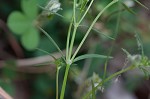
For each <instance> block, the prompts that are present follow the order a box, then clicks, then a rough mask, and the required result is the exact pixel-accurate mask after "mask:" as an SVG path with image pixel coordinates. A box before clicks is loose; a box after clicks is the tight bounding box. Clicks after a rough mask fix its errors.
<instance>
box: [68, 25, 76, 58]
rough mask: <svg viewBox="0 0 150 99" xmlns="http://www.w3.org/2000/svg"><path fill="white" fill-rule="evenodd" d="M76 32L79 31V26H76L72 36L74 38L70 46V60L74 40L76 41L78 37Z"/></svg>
mask: <svg viewBox="0 0 150 99" xmlns="http://www.w3.org/2000/svg"><path fill="white" fill-rule="evenodd" d="M76 31H77V26H76V25H75V27H74V30H73V35H72V38H71V44H70V50H69V59H70V57H71V53H72V49H73V44H74V40H75V36H76Z"/></svg>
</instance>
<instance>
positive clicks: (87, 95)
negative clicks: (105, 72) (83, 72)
mask: <svg viewBox="0 0 150 99" xmlns="http://www.w3.org/2000/svg"><path fill="white" fill-rule="evenodd" d="M134 68H135V66H130V67H128V68H126V69H122V70H120V71H118V72H116V73H114V74H112V75H111V76H109V77H108V78H106V79H105V80H103V81H101V82H100V83H99V84H98V85H97V86H96V87H95V90H97V89H98V87H99V86H102V84H103V83H106V82H108V81H109V80H111V79H112V78H114V77H115V76H118V75H120V74H122V73H124V72H126V71H128V70H131V69H134ZM91 94H92V91H90V92H88V93H87V94H86V95H85V96H84V97H83V98H82V99H87V97H89V96H90V95H91Z"/></svg>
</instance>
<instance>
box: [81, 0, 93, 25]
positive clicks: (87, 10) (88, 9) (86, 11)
mask: <svg viewBox="0 0 150 99" xmlns="http://www.w3.org/2000/svg"><path fill="white" fill-rule="evenodd" d="M93 1H94V0H92V1H91V2H90V4H89V6H88V8H87V9H86V11H85V13H84V14H83V16H82V17H81V19H80V21H79V22H78V24H80V23H81V22H82V20H83V19H84V17H85V16H86V14H87V12H88V11H89V9H90V8H91V5H92V4H93Z"/></svg>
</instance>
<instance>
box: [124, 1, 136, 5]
mask: <svg viewBox="0 0 150 99" xmlns="http://www.w3.org/2000/svg"><path fill="white" fill-rule="evenodd" d="M123 2H124V4H125V5H127V6H128V7H133V6H134V5H135V3H134V1H133V0H124V1H123Z"/></svg>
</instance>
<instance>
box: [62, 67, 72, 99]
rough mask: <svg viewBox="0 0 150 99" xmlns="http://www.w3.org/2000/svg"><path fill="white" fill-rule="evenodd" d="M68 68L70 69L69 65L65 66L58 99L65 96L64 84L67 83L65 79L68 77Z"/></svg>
mask: <svg viewBox="0 0 150 99" xmlns="http://www.w3.org/2000/svg"><path fill="white" fill-rule="evenodd" d="M69 68H70V65H69V64H67V66H66V71H65V75H64V80H63V84H62V89H61V94H60V99H64V94H65V89H66V83H67V77H68V72H69Z"/></svg>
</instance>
